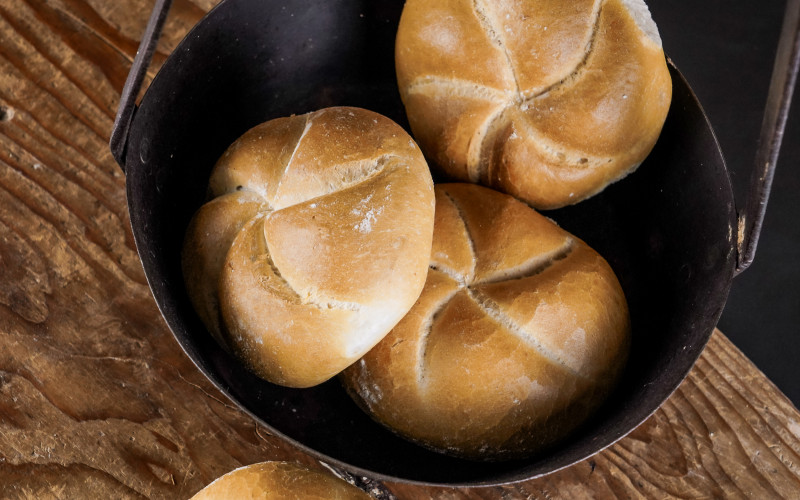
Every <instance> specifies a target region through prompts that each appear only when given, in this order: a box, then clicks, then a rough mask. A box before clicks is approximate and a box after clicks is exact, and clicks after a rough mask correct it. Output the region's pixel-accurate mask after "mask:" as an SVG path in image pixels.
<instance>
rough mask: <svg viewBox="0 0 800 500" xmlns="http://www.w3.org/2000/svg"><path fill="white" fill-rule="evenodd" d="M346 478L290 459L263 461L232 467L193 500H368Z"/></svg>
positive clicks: (367, 496)
mask: <svg viewBox="0 0 800 500" xmlns="http://www.w3.org/2000/svg"><path fill="white" fill-rule="evenodd" d="M370 498H371V497H370V496H369V495H367V494H366V493H364V492H363V491H361V490H360V489H358V488H356V487H355V486H352V485H350V484H349V483H347V482H346V481H344V480H342V479H339V478H337V477H334V476H332V475H330V474H325V473H322V472H316V471H312V470H310V469H307V468H306V467H303V466H301V465H298V464H293V463H289V462H263V463H258V464H253V465H248V466H246V467H241V468H239V469H236V470H233V471H231V472H229V473H227V474H225V475H224V476H221V477H219V478H218V479H217V480H215V481H214V482H212V483H211V484H209V485H208V486H206V487H205V488H203V489H202V490H200V491H199V492H198V493H197V494H196V495H195V496H193V497H192V500H305V499H316V500H369V499H370Z"/></svg>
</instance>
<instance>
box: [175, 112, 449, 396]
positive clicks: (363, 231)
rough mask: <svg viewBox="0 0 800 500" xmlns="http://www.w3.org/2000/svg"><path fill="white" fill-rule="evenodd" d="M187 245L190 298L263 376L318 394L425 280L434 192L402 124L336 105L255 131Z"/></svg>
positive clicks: (223, 168) (222, 173) (220, 172)
mask: <svg viewBox="0 0 800 500" xmlns="http://www.w3.org/2000/svg"><path fill="white" fill-rule="evenodd" d="M209 191H210V195H211V198H212V199H211V201H209V202H208V203H206V204H205V205H203V206H202V207H201V208H200V209H199V211H198V212H197V213H196V214H195V216H194V218H193V219H192V221H191V223H190V225H189V228H188V230H187V234H186V238H185V240H184V249H183V271H184V278H185V282H186V287H187V291H188V292H189V296H190V298H191V300H192V303H193V304H194V306H195V308H196V310H197V312H198V315H199V316H200V318H201V319H202V320H203V321H204V322H205V324H206V325H207V327H208V329H209V330H210V331H211V333H212V334H213V335H214V336H215V337H216V338H217V339H218V340H219V341H220V343H222V344H223V345H225V346H227V347H228V348H229V349H230V351H231V352H232V353H233V354H235V355H236V356H238V357H239V358H240V359H241V360H242V361H243V362H244V363H245V365H246V366H247V367H249V368H250V369H251V370H252V371H253V372H255V373H256V374H258V375H259V376H261V377H263V378H265V379H266V380H269V381H271V382H274V383H276V384H281V385H285V386H291V387H309V386H312V385H315V384H319V383H321V382H324V381H325V380H327V379H329V378H330V377H332V376H334V375H335V374H337V373H339V372H340V371H341V370H343V369H344V368H345V367H346V366H347V365H349V364H350V363H352V362H353V361H355V360H357V359H358V358H359V357H361V356H362V355H363V354H364V353H366V352H367V351H368V350H369V349H370V348H371V347H372V346H373V345H375V343H377V342H378V341H379V340H380V339H381V338H383V336H384V335H386V333H387V332H389V330H391V328H392V327H393V326H394V325H395V324H396V323H397V322H398V321H399V320H400V318H402V317H403V315H404V314H405V313H406V312H407V311H408V310H409V309H410V308H411V306H412V305H413V304H414V301H415V300H416V299H417V297H418V296H419V293H420V291H421V290H422V287H423V285H424V283H425V275H426V272H427V266H428V262H427V255H428V254H429V253H430V248H431V237H432V236H431V235H432V233H433V208H434V196H433V183H432V180H431V176H430V171H429V170H428V167H427V164H426V163H425V159H424V157H423V156H422V153H421V152H420V151H419V148H418V147H417V146H416V144H415V143H414V141H413V140H412V139H411V137H409V135H408V134H406V133H405V131H403V129H402V128H400V126H398V125H396V124H395V123H394V122H392V121H391V120H389V119H388V118H385V117H383V116H381V115H378V114H376V113H373V112H371V111H367V110H363V109H357V108H328V109H323V110H321V111H317V112H315V113H309V114H307V115H302V116H292V117H288V118H279V119H276V120H271V121H269V122H266V123H264V124H262V125H258V126H256V127H255V128H253V129H251V130H249V131H248V132H247V133H245V134H244V135H243V136H242V137H240V138H239V139H237V140H236V142H234V143H233V144H232V145H231V146H230V148H228V150H227V151H225V153H224V154H223V156H222V157H221V158H220V159H219V161H218V162H217V164H216V166H215V167H214V170H213V171H212V174H211V179H210V182H209Z"/></svg>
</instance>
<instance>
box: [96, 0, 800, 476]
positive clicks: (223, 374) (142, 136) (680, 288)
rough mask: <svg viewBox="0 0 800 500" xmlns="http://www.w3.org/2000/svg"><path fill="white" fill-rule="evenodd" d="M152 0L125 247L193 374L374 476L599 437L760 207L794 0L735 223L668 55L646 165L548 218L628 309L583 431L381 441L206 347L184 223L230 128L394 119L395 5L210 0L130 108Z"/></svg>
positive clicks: (664, 362) (338, 405)
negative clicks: (329, 118)
mask: <svg viewBox="0 0 800 500" xmlns="http://www.w3.org/2000/svg"><path fill="white" fill-rule="evenodd" d="M168 3H169V2H168V1H167V0H158V1H157V3H156V7H155V10H154V14H153V17H152V19H151V23H150V25H149V26H148V29H147V31H146V33H145V36H144V41H143V44H142V47H141V48H140V53H139V54H138V55H137V60H136V61H135V62H134V67H133V69H132V71H131V75H130V77H129V81H128V84H127V85H126V89H125V90H124V92H123V101H122V103H121V106H120V114H119V116H118V121H117V123H116V124H115V130H114V133H113V136H112V143H111V145H112V151H113V152H114V154H115V157H116V158H117V161H118V162H119V163H120V165H121V166H122V167H123V169H124V170H125V172H126V175H127V194H128V204H129V209H130V215H131V224H132V226H133V233H134V236H135V239H136V245H137V247H138V251H139V255H140V257H141V260H142V264H143V266H144V270H145V273H146V275H147V278H148V281H149V283H150V287H151V289H152V292H153V295H154V297H155V299H156V302H157V304H158V306H159V308H160V309H161V312H162V313H163V315H164V318H165V320H166V322H167V324H168V325H169V327H170V328H171V329H172V331H173V333H174V335H175V337H176V338H177V340H178V342H179V343H180V344H181V346H182V347H183V349H184V350H185V351H186V354H187V355H188V356H189V357H190V358H191V359H192V360H193V361H194V363H195V364H196V365H197V367H198V368H199V369H200V370H201V371H202V372H203V373H204V374H205V375H206V376H207V377H208V378H209V379H210V380H211V381H212V382H213V383H214V384H215V385H216V386H217V387H218V388H219V389H220V390H221V391H222V392H224V393H225V394H226V395H227V396H228V397H230V398H231V400H233V401H234V402H236V403H237V404H238V405H239V406H240V407H241V408H242V409H244V410H245V411H246V412H247V413H249V414H250V415H252V416H253V417H254V418H255V419H257V420H258V421H260V422H261V423H263V424H264V425H265V426H266V427H267V428H269V429H270V431H271V432H273V433H275V434H276V435H278V436H281V437H282V438H284V439H286V440H287V441H289V442H291V443H293V444H294V445H295V446H297V447H298V448H301V449H303V450H304V451H306V452H308V453H309V454H311V455H313V456H315V457H317V458H319V459H320V460H322V461H324V462H326V463H328V464H331V465H333V466H334V467H338V468H341V469H344V470H347V471H349V472H351V473H353V474H357V475H363V476H369V477H372V478H375V479H379V480H389V481H407V482H417V483H423V484H430V485H449V486H456V485H460V486H467V485H490V484H501V483H507V482H513V481H518V480H524V479H529V478H532V477H535V476H539V475H543V474H547V473H549V472H552V471H554V470H557V469H560V468H562V467H565V466H568V465H570V464H573V463H575V462H577V461H581V460H583V459H585V458H587V457H589V456H591V455H592V454H594V453H596V452H598V451H600V450H601V449H603V448H605V447H606V446H608V445H610V444H612V443H614V442H615V441H616V440H618V439H619V438H621V437H622V436H624V435H625V434H627V433H628V432H630V431H631V430H632V429H634V428H635V427H636V426H637V425H638V424H640V423H641V422H642V421H644V420H645V419H646V418H647V417H648V416H649V415H650V414H651V413H652V412H653V411H655V410H656V409H657V408H658V407H659V405H660V404H661V403H662V402H663V401H664V400H665V399H667V398H668V397H669V395H670V394H671V393H672V392H673V391H674V390H675V388H676V387H677V386H678V385H679V384H680V383H681V381H682V380H683V378H684V377H685V376H686V374H687V373H688V372H689V370H690V369H691V367H692V365H693V364H694V362H695V360H696V359H697V358H698V356H699V355H700V352H701V351H702V349H703V347H704V346H705V344H706V342H707V340H708V338H709V336H710V335H711V332H712V331H713V329H714V326H715V325H716V323H717V320H718V318H719V316H720V314H721V312H722V309H723V306H724V304H725V301H726V298H727V295H728V290H729V288H730V286H731V280H732V278H733V276H734V274H735V272H736V270H737V267H738V269H743V268H744V267H746V265H747V264H748V263H749V260H752V249H751V250H750V251H749V252H742V251H741V250H740V249H742V248H748V247H751V248H752V247H754V243H755V239H756V238H755V237H756V236H757V234H758V230H759V228H760V217H761V216H763V205H764V202H765V200H766V197H767V194H768V189H769V180H771V172H772V166H774V157H775V155H776V154H777V147H778V146H779V143H780V136H781V134H782V130H783V122H784V121H785V115H786V109H788V101H789V99H790V97H791V89H792V84H793V82H794V75H795V73H796V60H797V59H798V57H797V53H798V36H797V31H798V30H797V11H798V4H799V3H800V2H798V1H797V0H791V5H790V8H789V11H788V12H789V13H790V14H792V15H787V19H790V18H791V19H793V20H792V21H791V22H789V21H787V25H789V28H785V30H784V31H785V32H788V33H789V35H790V36H783V37H782V38H783V39H784V43H783V45H782V47H783V48H782V49H781V53H782V54H786V55H785V57H784V58H783V59H784V62H783V63H779V64H778V66H780V65H781V64H783V65H784V66H783V67H778V68H777V69H776V75H777V77H775V78H774V80H773V81H774V82H777V83H775V84H774V85H773V87H775V88H776V89H777V90H775V91H774V92H771V97H770V103H769V104H768V113H767V115H768V119H767V121H770V120H771V122H770V124H769V126H765V130H766V132H765V136H766V138H767V140H766V141H765V143H766V146H765V147H764V148H762V149H763V151H762V152H761V153H760V155H761V156H765V155H766V156H765V157H767V159H768V160H769V161H767V162H764V161H761V162H760V163H759V165H761V166H762V167H761V168H759V169H758V170H757V172H756V175H755V178H756V179H757V181H758V182H756V183H755V184H754V187H753V189H752V193H753V194H752V196H753V199H754V200H755V202H754V203H752V206H751V207H750V208H748V210H750V211H749V212H745V213H744V216H743V217H742V219H744V224H743V226H742V227H743V228H744V229H740V228H739V226H738V224H739V220H740V218H737V213H736V208H735V205H734V200H733V195H732V192H731V186H730V181H729V178H728V173H727V170H726V167H725V162H724V160H723V157H722V154H721V152H720V149H719V145H718V144H717V141H716V139H715V137H714V133H713V131H712V129H711V126H710V125H709V123H708V120H707V118H706V116H705V115H704V113H703V110H702V108H701V106H700V104H699V103H698V101H697V99H696V97H695V96H694V94H693V93H692V91H691V89H690V88H689V85H688V84H687V83H686V81H685V80H684V79H683V77H682V76H681V74H680V73H679V72H678V70H677V69H676V68H675V67H674V66H673V65H671V64H670V71H671V73H672V78H673V85H674V90H673V102H672V107H671V109H670V112H669V116H668V118H667V121H666V124H665V126H664V129H663V132H662V134H661V137H660V139H659V141H658V143H657V145H656V146H655V149H654V150H653V152H652V153H651V154H650V156H649V157H648V159H647V160H646V161H645V162H644V163H643V164H642V165H641V167H640V168H639V169H638V170H637V171H636V172H635V174H633V175H630V176H629V177H627V178H626V179H624V180H623V181H622V182H619V183H617V184H615V185H612V186H611V187H609V188H608V189H606V190H605V191H604V192H603V193H602V194H600V195H599V196H596V197H594V198H592V199H590V200H588V201H585V202H583V203H580V204H578V205H576V206H573V207H569V208H565V209H561V210H557V211H552V212H548V213H547V215H548V216H550V217H552V218H554V219H555V220H556V221H557V222H558V223H559V224H560V225H561V226H562V227H564V228H566V229H567V230H569V231H571V232H573V233H574V234H576V235H578V236H579V237H580V238H582V239H584V240H585V241H586V242H587V243H589V244H590V245H591V246H592V247H594V248H595V249H596V250H597V251H599V252H600V253H601V254H602V255H603V256H605V257H606V259H607V260H608V261H609V262H610V264H611V265H612V267H613V268H614V270H615V271H616V273H617V275H618V276H619V278H620V281H621V283H622V286H623V288H624V290H625V293H626V296H627V297H628V300H629V303H630V309H631V314H632V323H633V341H632V344H633V345H632V352H631V356H630V362H629V365H628V366H627V368H626V372H625V375H624V380H623V382H622V384H621V385H620V386H619V388H618V390H617V391H616V392H615V393H614V395H613V396H612V398H611V399H610V401H608V403H607V404H606V405H605V406H604V407H603V409H602V411H601V412H600V413H599V414H598V415H597V416H596V417H595V418H592V419H591V421H590V422H589V423H588V424H587V425H586V426H585V427H583V428H582V429H581V430H580V431H579V432H577V433H576V434H574V435H573V436H572V437H571V438H570V439H569V440H568V441H567V442H565V443H562V444H561V445H559V446H558V447H556V448H554V449H552V450H550V451H549V452H547V453H544V454H542V455H539V456H536V457H531V458H530V459H527V460H518V461H511V462H500V463H476V462H470V461H465V460H460V459H455V458H450V457H447V456H443V455H440V454H437V453H433V452H430V451H426V450H424V449H422V448H420V447H418V446H416V445H413V444H410V443H408V442H406V441H404V440H402V439H400V438H398V437H396V436H394V435H393V434H392V433H390V432H388V431H386V430H384V429H383V428H382V427H380V426H379V425H377V424H375V423H374V422H373V421H372V420H371V419H370V418H369V417H368V416H367V415H365V414H364V413H362V412H361V410H359V409H358V408H357V407H356V406H355V405H354V404H353V403H352V402H351V400H350V399H349V398H348V396H347V395H346V394H345V392H344V391H343V389H342V388H341V387H340V385H339V382H338V381H337V380H332V381H329V382H327V383H325V384H323V385H321V386H318V387H315V388H311V389H302V390H298V389H287V388H283V387H278V386H275V385H272V384H269V383H267V382H264V381H262V380H260V379H258V378H256V377H255V376H253V375H251V374H250V373H249V372H247V371H245V370H244V369H243V368H242V367H241V366H240V364H239V363H238V362H237V361H236V360H234V359H232V358H231V357H229V355H227V354H226V353H225V352H224V351H222V350H221V349H220V348H218V347H217V345H216V344H215V343H214V341H213V340H212V338H211V337H210V336H209V334H208V333H207V331H206V329H205V327H204V326H203V325H202V323H201V322H200V320H199V319H198V317H197V316H196V315H195V313H194V311H193V309H192V307H191V305H190V303H189V300H188V297H187V295H186V292H185V291H184V285H183V279H182V276H181V271H180V269H181V266H180V249H181V244H182V238H183V234H184V231H185V228H186V226H187V223H188V221H189V219H190V217H191V216H192V214H193V213H194V212H195V210H196V209H197V208H198V207H199V206H200V205H201V204H202V203H203V201H204V199H205V194H206V184H207V180H208V176H209V172H210V170H211V168H212V166H213V164H214V162H215V161H216V159H217V158H218V157H219V156H220V155H221V153H222V152H223V151H224V149H225V148H226V147H227V146H228V145H229V144H230V143H231V142H232V141H233V140H234V139H236V138H237V137H238V136H239V135H241V134H242V133H243V132H245V131H246V130H247V129H249V128H250V127H252V126H254V125H256V124H258V123H261V122H263V121H266V120H268V119H271V118H276V117H281V116H287V115H290V114H301V113H306V112H309V111H313V110H316V109H319V108H323V107H326V106H333V105H348V106H360V107H364V108H368V109H371V110H374V111H377V112H379V113H382V114H384V115H386V116H388V117H390V118H392V119H394V120H395V121H396V122H398V123H400V124H401V125H403V126H405V127H406V128H407V121H406V118H405V115H404V111H403V107H402V104H401V102H400V99H399V95H398V91H397V88H396V83H395V75H394V59H393V50H394V35H395V29H396V26H397V22H398V19H399V15H400V12H401V9H402V6H403V2H402V1H400V0H382V1H378V0H293V1H287V2H277V1H263V0H225V1H223V2H222V3H220V4H219V5H218V6H217V7H216V8H215V9H213V10H212V11H211V12H210V13H209V14H208V15H207V16H206V17H205V18H204V19H203V20H202V21H201V22H200V23H199V24H198V25H197V26H196V27H195V28H194V29H193V30H192V31H191V32H190V33H189V34H188V35H187V37H186V39H185V40H183V42H182V43H181V44H180V45H179V46H178V48H177V49H176V50H175V52H174V53H173V54H172V55H171V56H170V57H169V59H168V60H167V61H166V63H165V64H164V65H163V67H162V69H161V70H160V72H159V73H158V75H157V76H156V78H155V79H154V81H153V82H152V84H151V85H150V87H149V89H148V90H147V92H146V93H145V95H144V97H143V99H142V101H141V103H140V105H139V106H138V107H135V106H134V98H135V96H136V94H137V91H138V89H139V85H140V83H141V78H142V75H143V72H144V70H145V69H146V66H147V64H148V63H149V56H150V55H151V53H152V50H153V46H154V44H155V40H156V39H157V36H158V32H159V30H160V26H161V23H162V22H163V19H164V16H165V15H166V11H167V8H168ZM791 23H794V24H791ZM786 39H788V42H787V41H786ZM787 47H788V48H787ZM787 61H794V63H795V66H791V65H790V64H789V63H788V62H787ZM784 108H785V109H784ZM770 110H772V111H770ZM770 113H771V114H772V115H774V116H773V118H769V116H770ZM764 174H766V175H764ZM753 207H755V208H753ZM759 207H760V208H759ZM750 214H752V215H750ZM738 240H741V241H738ZM737 241H738V243H740V244H738V245H737Z"/></svg>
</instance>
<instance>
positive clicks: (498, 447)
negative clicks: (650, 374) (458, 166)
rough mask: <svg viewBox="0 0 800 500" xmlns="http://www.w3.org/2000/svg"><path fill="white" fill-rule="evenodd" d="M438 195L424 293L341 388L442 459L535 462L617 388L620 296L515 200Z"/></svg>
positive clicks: (463, 192)
mask: <svg viewBox="0 0 800 500" xmlns="http://www.w3.org/2000/svg"><path fill="white" fill-rule="evenodd" d="M435 191H436V223H435V229H434V241H433V249H432V252H431V263H430V270H429V272H428V279H427V282H426V284H425V288H424V290H423V292H422V294H421V296H420V298H419V300H418V301H417V303H416V304H415V306H414V307H413V308H412V309H411V311H410V312H409V313H408V314H407V315H406V317H405V318H404V319H403V320H402V321H401V322H400V323H399V324H398V325H397V326H396V327H395V328H394V329H393V330H392V332H391V333H390V334H389V335H387V336H386V338H384V340H383V341H381V342H380V343H379V344H378V345H377V346H375V347H374V348H373V349H372V350H371V351H370V352H369V353H367V354H366V355H365V356H364V357H363V358H362V359H361V360H360V361H359V362H358V363H355V364H353V365H352V366H350V367H349V368H348V369H347V370H345V371H344V372H343V374H342V379H343V381H344V383H345V386H346V387H347V388H348V391H349V392H350V394H351V395H352V396H353V397H354V399H355V400H356V402H357V403H359V404H360V405H361V406H362V407H363V408H364V409H365V410H366V411H367V412H368V413H370V414H371V415H372V416H373V417H374V418H375V419H376V420H377V421H379V422H381V423H383V424H384V425H386V426H387V427H389V428H390V429H392V430H394V431H395V432H397V433H398V434H400V435H403V436H405V437H407V438H409V439H411V440H414V441H417V442H419V443H421V444H423V445H425V446H428V447H430V448H433V449H435V450H439V451H442V452H445V453H450V454H454V455H458V456H464V457H468V458H475V459H505V458H512V457H520V456H526V455H529V454H531V453H535V452H537V451H539V450H541V449H543V448H545V447H547V446H549V445H551V444H552V443H554V442H555V441H557V440H559V439H561V438H563V437H564V436H565V434H567V433H568V432H569V431H571V430H572V429H574V428H575V427H576V426H578V425H580V423H581V422H583V421H585V420H586V418H587V417H588V416H589V415H590V414H591V412H592V411H594V410H595V409H596V408H597V407H598V405H599V404H600V403H601V402H602V401H603V399H604V398H605V396H606V395H607V394H608V393H609V391H610V390H611V388H612V386H613V385H614V383H615V381H616V379H617V378H618V376H619V374H620V372H621V370H622V368H623V366H624V362H625V360H626V358H627V352H628V344H629V333H630V322H629V316H628V308H627V304H626V301H625V297H624V294H623V292H622V289H621V287H620V285H619V282H618V281H617V278H616V276H615V275H614V273H613V271H612V270H611V268H610V267H609V265H608V264H607V263H606V261H605V260H604V259H603V258H602V257H601V256H600V255H598V254H597V253H596V252H595V251H593V250H592V249H591V248H589V247H588V246H587V245H586V244H585V243H584V242H582V241H581V240H579V239H578V238H576V237H574V236H572V235H571V234H569V233H568V232H566V231H564V230H562V229H560V228H559V227H558V226H556V225H555V224H554V223H553V222H552V221H550V220H549V219H547V218H545V217H543V216H541V215H539V214H538V213H536V212H535V211H534V210H532V209H530V208H529V207H528V206H526V205H525V204H523V203H521V202H519V201H517V200H515V199H514V198H512V197H511V196H508V195H504V194H501V193H498V192H496V191H493V190H490V189H487V188H483V187H480V186H476V185H471V184H437V185H436V189H435Z"/></svg>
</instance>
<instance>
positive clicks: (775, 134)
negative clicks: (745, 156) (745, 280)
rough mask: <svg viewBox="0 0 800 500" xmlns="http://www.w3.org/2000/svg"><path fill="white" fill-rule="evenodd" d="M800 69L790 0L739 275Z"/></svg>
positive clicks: (799, 32)
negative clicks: (799, 69) (799, 68)
mask: <svg viewBox="0 0 800 500" xmlns="http://www.w3.org/2000/svg"><path fill="white" fill-rule="evenodd" d="M798 66H800V0H788V1H787V3H786V14H785V15H784V18H783V29H782V30H781V36H780V40H779V42H778V50H777V53H776V56H775V65H774V66H773V68H772V80H771V81H770V86H769V93H768V94H767V105H766V108H765V110H764V119H763V121H762V122H761V135H760V136H759V140H758V149H757V150H756V158H755V168H754V169H753V172H752V174H751V176H750V187H749V191H748V195H747V204H746V205H745V208H744V212H741V213H740V214H739V228H738V247H737V250H738V252H737V256H736V275H738V274H739V273H741V272H742V271H744V270H745V269H747V268H748V267H750V264H752V263H753V258H754V257H755V253H756V245H758V236H759V234H760V233H761V226H762V224H763V222H764V214H765V212H766V210H767V200H768V199H769V193H770V188H771V187H772V178H773V176H774V174H775V164H776V163H777V161H778V152H779V151H780V148H781V141H782V139H783V132H784V129H785V127H786V119H787V118H788V115H789V107H790V104H791V101H792V92H793V90H794V85H795V81H796V79H797V71H798Z"/></svg>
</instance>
